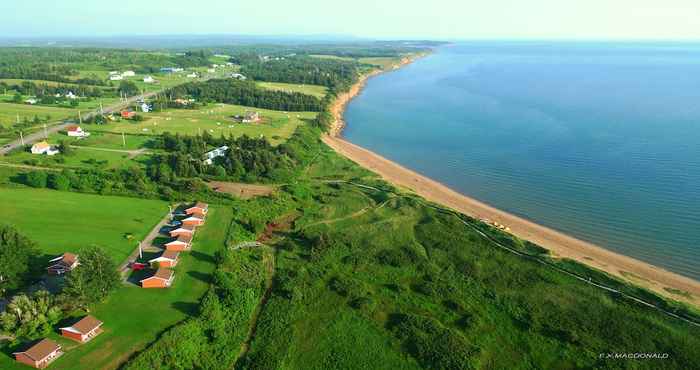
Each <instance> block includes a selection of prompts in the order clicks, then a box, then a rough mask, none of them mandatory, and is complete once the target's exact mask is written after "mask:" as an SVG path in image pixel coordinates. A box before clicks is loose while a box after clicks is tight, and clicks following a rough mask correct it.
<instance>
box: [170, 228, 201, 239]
mask: <svg viewBox="0 0 700 370" xmlns="http://www.w3.org/2000/svg"><path fill="white" fill-rule="evenodd" d="M194 230H195V229H194V226H192V225H182V226H180V227H178V228H175V229H173V230H170V237H172V238H177V237H178V236H180V235H190V236H191V235H193V234H194Z"/></svg>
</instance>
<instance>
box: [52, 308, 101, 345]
mask: <svg viewBox="0 0 700 370" xmlns="http://www.w3.org/2000/svg"><path fill="white" fill-rule="evenodd" d="M101 327H102V321H100V320H98V319H96V318H94V317H93V316H90V315H87V316H85V317H83V318H82V319H80V321H78V322H76V323H75V324H73V325H71V326H67V327H65V328H61V335H62V336H64V337H66V338H70V339H73V340H76V341H78V342H80V343H85V342H87V341H89V340H91V339H92V338H94V337H96V336H98V335H100V333H102V329H101Z"/></svg>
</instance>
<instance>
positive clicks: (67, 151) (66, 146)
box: [58, 140, 75, 155]
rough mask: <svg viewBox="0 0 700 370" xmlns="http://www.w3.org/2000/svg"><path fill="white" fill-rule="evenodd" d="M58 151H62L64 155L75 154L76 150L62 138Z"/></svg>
mask: <svg viewBox="0 0 700 370" xmlns="http://www.w3.org/2000/svg"><path fill="white" fill-rule="evenodd" d="M58 151H60V152H61V154H63V155H73V154H75V150H74V149H73V148H71V146H70V144H69V143H67V142H66V141H65V140H61V142H60V143H58Z"/></svg>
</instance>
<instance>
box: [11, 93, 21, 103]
mask: <svg viewBox="0 0 700 370" xmlns="http://www.w3.org/2000/svg"><path fill="white" fill-rule="evenodd" d="M12 102H13V103H21V102H22V94H20V93H16V94H15V96H13V97H12Z"/></svg>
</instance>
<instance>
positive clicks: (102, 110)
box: [100, 102, 105, 116]
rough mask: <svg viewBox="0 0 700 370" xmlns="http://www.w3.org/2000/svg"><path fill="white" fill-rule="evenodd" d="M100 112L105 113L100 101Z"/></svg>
mask: <svg viewBox="0 0 700 370" xmlns="http://www.w3.org/2000/svg"><path fill="white" fill-rule="evenodd" d="M100 113H101V114H102V115H103V116H104V115H105V110H104V108H102V102H100Z"/></svg>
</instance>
